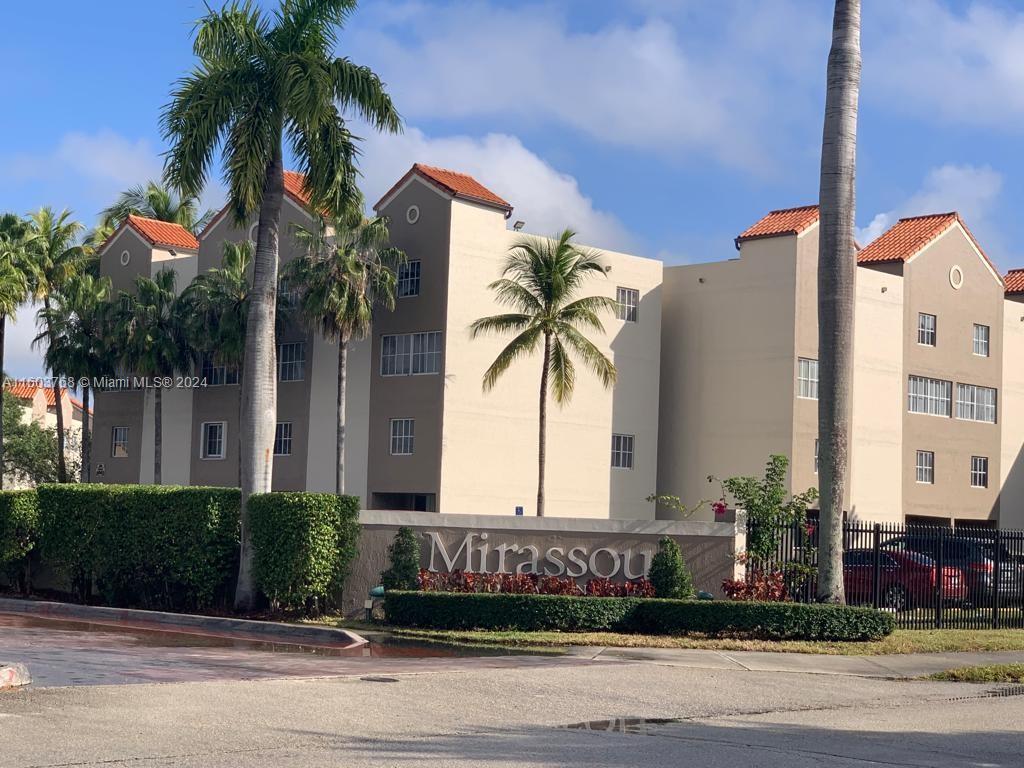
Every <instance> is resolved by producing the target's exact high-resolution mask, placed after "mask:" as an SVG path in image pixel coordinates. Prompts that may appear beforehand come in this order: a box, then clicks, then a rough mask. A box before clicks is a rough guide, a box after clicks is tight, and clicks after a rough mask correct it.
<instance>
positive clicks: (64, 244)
mask: <svg viewBox="0 0 1024 768" xmlns="http://www.w3.org/2000/svg"><path fill="white" fill-rule="evenodd" d="M29 233H30V237H31V243H30V244H29V248H28V249H27V251H26V257H27V258H26V262H25V263H26V275H27V277H28V283H29V293H30V295H31V297H32V298H33V299H34V300H35V301H38V302H42V305H43V306H42V308H41V309H40V311H39V313H38V315H37V317H38V322H39V324H40V325H41V326H42V328H43V334H42V335H41V337H40V343H45V344H46V347H47V349H49V348H50V347H52V346H54V344H55V342H56V340H57V334H56V329H55V328H54V327H53V326H52V325H51V324H50V322H49V318H51V317H52V316H51V313H50V309H51V303H52V297H53V296H54V294H56V293H58V292H59V291H60V290H61V288H63V287H64V286H65V285H66V284H67V283H68V281H70V280H71V279H72V278H74V277H75V276H76V275H78V274H80V273H81V272H82V271H83V269H84V268H85V266H86V264H87V261H88V255H87V252H86V249H85V248H84V247H83V246H82V245H80V244H79V238H80V236H81V234H82V225H81V224H80V223H78V222H77V221H73V220H72V219H71V212H70V211H68V210H64V211H61V212H60V213H59V214H58V213H56V212H55V211H54V210H53V209H52V208H40V209H39V210H38V211H36V212H35V213H33V214H31V216H30V217H29ZM47 370H49V372H50V375H51V376H52V377H53V395H54V402H56V404H57V408H56V410H57V477H58V479H59V480H60V482H62V483H66V482H67V481H68V473H67V462H66V460H65V456H64V411H63V409H62V408H61V386H60V377H61V375H63V373H64V372H63V371H60V370H57V369H54V368H49V367H48V368H47Z"/></svg>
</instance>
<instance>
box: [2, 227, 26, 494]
mask: <svg viewBox="0 0 1024 768" xmlns="http://www.w3.org/2000/svg"><path fill="white" fill-rule="evenodd" d="M29 238H30V235H29V228H28V224H27V223H26V222H25V220H24V219H22V218H21V217H20V216H18V215H16V214H13V213H5V214H3V215H0V388H2V387H3V381H2V379H3V373H2V371H3V365H4V336H5V333H6V330H7V318H11V319H12V320H13V319H14V318H15V317H16V313H17V311H18V307H20V306H21V305H22V304H24V303H25V301H26V299H28V280H27V279H26V277H25V261H26V258H27V249H28V246H29ZM3 461H4V433H3V399H2V398H0V467H3ZM3 487H4V478H3V471H2V470H0V489H2V488H3Z"/></svg>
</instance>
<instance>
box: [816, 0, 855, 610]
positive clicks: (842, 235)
mask: <svg viewBox="0 0 1024 768" xmlns="http://www.w3.org/2000/svg"><path fill="white" fill-rule="evenodd" d="M860 68H861V59H860V0H836V9H835V16H834V18H833V22H832V50H831V51H829V54H828V76H827V83H828V86H827V87H828V90H827V92H826V95H825V128H824V132H823V136H822V142H821V190H820V195H819V198H818V199H819V202H820V206H821V208H820V220H821V223H820V225H819V234H818V358H819V362H818V366H819V367H818V375H819V376H820V384H819V392H820V399H819V400H818V433H819V435H820V437H821V440H820V443H821V456H820V463H819V467H820V474H821V529H822V535H821V539H820V542H819V548H820V549H819V556H818V564H819V569H820V571H819V577H818V599H819V600H820V601H822V602H830V603H842V602H844V600H845V597H844V590H843V497H844V495H845V491H846V478H847V468H848V464H849V442H850V408H851V396H850V392H851V383H852V378H853V298H854V288H855V281H856V270H857V254H856V250H855V245H854V230H853V225H854V209H855V203H856V195H855V188H854V187H855V180H856V169H857V100H858V95H859V90H860Z"/></svg>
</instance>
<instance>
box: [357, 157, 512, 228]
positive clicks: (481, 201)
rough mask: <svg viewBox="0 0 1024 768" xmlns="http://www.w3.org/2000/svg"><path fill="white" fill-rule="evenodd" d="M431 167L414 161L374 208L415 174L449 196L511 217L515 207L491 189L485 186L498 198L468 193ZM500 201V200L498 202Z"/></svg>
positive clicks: (390, 198) (378, 208) (383, 202)
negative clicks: (449, 182)
mask: <svg viewBox="0 0 1024 768" xmlns="http://www.w3.org/2000/svg"><path fill="white" fill-rule="evenodd" d="M431 169H432V166H425V165H423V164H422V163H413V165H412V168H410V169H409V170H408V171H406V172H405V175H403V176H402V178H400V179H399V180H398V181H396V182H395V183H394V184H393V185H392V186H391V189H389V190H388V191H387V192H385V193H384V195H383V196H382V197H381V198H380V200H378V201H377V202H376V204H375V205H374V206H373V210H375V211H379V210H380V209H381V208H383V207H384V206H385V205H387V204H388V203H390V202H391V200H392V199H393V198H394V197H395V196H396V195H397V194H398V193H399V192H400V191H402V189H404V188H405V186H406V184H407V183H408V182H409V180H410V179H412V178H413V176H415V177H417V178H418V179H420V180H421V181H424V182H426V183H427V184H428V185H430V186H431V187H434V188H435V189H439V190H441V191H442V192H444V193H445V194H446V195H447V196H449V197H451V198H455V199H458V200H466V201H468V202H471V203H476V204H478V205H483V206H485V207H487V208H496V209H497V210H499V211H504V213H505V218H506V219H507V218H509V217H510V216H511V215H512V210H513V208H512V205H511V203H508V202H507V201H505V200H503V199H502V198H500V197H498V195H494V193H493V192H491V191H490V190H488V189H486V188H485V191H487V192H489V193H490V194H492V195H494V197H495V198H496V200H490V199H488V198H485V197H480V196H478V195H473V194H468V193H466V192H463V191H461V190H458V189H455V188H454V187H452V186H450V185H448V184H445V183H444V182H443V181H441V180H440V179H438V178H436V177H435V176H433V175H431V174H430V173H429V170H431ZM437 170H445V169H437ZM448 173H450V174H457V173H458V172H457V171H448ZM458 175H462V176H465V175H466V174H458ZM470 178H472V177H470ZM473 181H474V182H475V183H476V184H477V185H478V186H481V187H483V185H482V184H480V182H479V181H476V180H475V179H473ZM498 201H500V202H498Z"/></svg>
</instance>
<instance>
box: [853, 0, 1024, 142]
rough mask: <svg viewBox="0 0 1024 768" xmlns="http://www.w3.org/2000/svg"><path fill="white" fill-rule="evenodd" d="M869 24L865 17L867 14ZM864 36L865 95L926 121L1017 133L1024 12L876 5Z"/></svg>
mask: <svg viewBox="0 0 1024 768" xmlns="http://www.w3.org/2000/svg"><path fill="white" fill-rule="evenodd" d="M865 17H866V23H868V15H867V14H865ZM872 28H873V29H874V30H875V33H874V34H865V36H864V44H865V52H864V80H865V85H864V94H865V96H866V97H867V98H872V94H875V93H880V94H881V95H882V96H883V97H885V98H887V99H888V101H889V102H890V103H891V104H893V105H897V106H899V107H901V108H903V109H906V110H909V111H913V112H915V113H918V114H923V115H927V116H928V117H934V116H936V115H937V116H941V117H943V118H945V119H947V120H950V121H953V122H958V123H966V124H971V125H984V126H991V127H996V128H999V129H1001V130H1008V131H1019V130H1020V126H1021V118H1022V117H1024V10H1022V9H1021V7H1020V4H1019V3H1016V4H1001V5H997V4H995V3H989V2H982V1H977V2H972V3H970V4H969V5H967V6H966V7H965V8H964V9H963V10H962V11H961V10H954V9H952V8H950V7H948V6H947V5H945V4H943V3H940V2H937V0H912V1H907V2H899V3H879V4H877V5H876V6H875V8H874V22H873V23H872Z"/></svg>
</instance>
